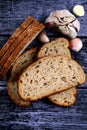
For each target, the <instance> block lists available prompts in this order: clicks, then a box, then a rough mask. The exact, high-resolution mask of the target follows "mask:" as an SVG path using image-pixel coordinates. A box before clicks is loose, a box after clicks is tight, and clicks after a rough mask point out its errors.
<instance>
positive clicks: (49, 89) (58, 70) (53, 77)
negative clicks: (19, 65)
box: [18, 56, 86, 101]
mask: <svg viewBox="0 0 87 130" xmlns="http://www.w3.org/2000/svg"><path fill="white" fill-rule="evenodd" d="M85 81H86V75H85V73H84V70H83V69H82V67H81V66H80V65H79V64H78V63H77V62H76V61H75V60H73V59H71V58H69V57H66V56H46V57H43V58H40V59H38V60H37V61H36V62H35V63H33V64H32V65H30V66H29V67H27V68H26V69H25V70H24V71H23V73H22V74H21V76H20V78H19V80H18V93H19V95H20V97H21V98H22V99H23V100H28V99H29V100H30V101H35V100H38V99H41V98H43V97H47V96H50V95H52V94H56V93H59V92H62V91H64V90H67V89H69V88H71V87H74V86H77V85H78V84H83V83H84V82H85Z"/></svg>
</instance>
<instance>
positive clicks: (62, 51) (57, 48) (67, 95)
mask: <svg viewBox="0 0 87 130" xmlns="http://www.w3.org/2000/svg"><path fill="white" fill-rule="evenodd" d="M68 47H69V42H68V40H67V39H65V38H56V39H54V40H53V41H51V42H49V43H46V44H44V45H43V46H42V48H41V49H40V51H39V53H38V58H40V57H43V56H48V55H51V56H57V55H64V56H68V57H71V54H70V51H69V49H68ZM76 93H77V90H76V87H73V88H70V89H69V90H66V91H64V92H60V93H58V94H55V95H52V96H49V97H48V99H49V100H50V101H51V102H53V103H55V104H56V105H61V106H71V105H73V104H74V103H75V101H76Z"/></svg>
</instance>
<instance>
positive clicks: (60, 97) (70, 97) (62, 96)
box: [48, 87, 77, 107]
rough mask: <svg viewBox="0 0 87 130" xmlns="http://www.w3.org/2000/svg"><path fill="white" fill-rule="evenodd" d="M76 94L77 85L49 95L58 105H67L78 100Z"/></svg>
mask: <svg viewBox="0 0 87 130" xmlns="http://www.w3.org/2000/svg"><path fill="white" fill-rule="evenodd" d="M76 94H77V89H76V87H73V88H70V89H68V90H66V91H63V92H60V93H57V94H54V95H52V96H49V97H48V99H49V100H50V101H51V102H53V103H55V104H56V105H60V106H65V107H67V106H71V105H73V104H74V103H75V102H76Z"/></svg>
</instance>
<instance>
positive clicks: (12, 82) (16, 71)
mask: <svg viewBox="0 0 87 130" xmlns="http://www.w3.org/2000/svg"><path fill="white" fill-rule="evenodd" d="M37 51H38V49H37V48H33V49H30V50H28V51H26V52H24V53H23V54H22V55H20V56H19V57H18V58H17V60H16V61H15V63H14V64H13V66H12V70H11V77H10V78H9V80H8V81H7V90H8V95H9V97H10V99H11V100H12V101H13V102H14V103H16V104H17V105H19V106H23V107H25V106H29V105H30V101H29V100H28V101H24V100H22V99H21V98H20V97H19V95H18V92H17V90H18V87H17V81H18V78H19V76H20V74H21V73H22V71H23V70H24V69H25V68H26V67H27V66H28V65H30V64H31V63H32V62H34V61H35V60H36V55H37Z"/></svg>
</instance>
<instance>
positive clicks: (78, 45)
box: [70, 38, 83, 52]
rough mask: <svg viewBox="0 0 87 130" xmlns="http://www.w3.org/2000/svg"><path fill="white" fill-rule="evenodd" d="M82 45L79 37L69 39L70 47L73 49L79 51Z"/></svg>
mask: <svg viewBox="0 0 87 130" xmlns="http://www.w3.org/2000/svg"><path fill="white" fill-rule="evenodd" d="M82 47H83V43H82V41H81V40H80V39H79V38H74V39H72V40H71V41H70V49H71V50H73V51H76V52H78V51H80V50H81V48H82Z"/></svg>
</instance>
